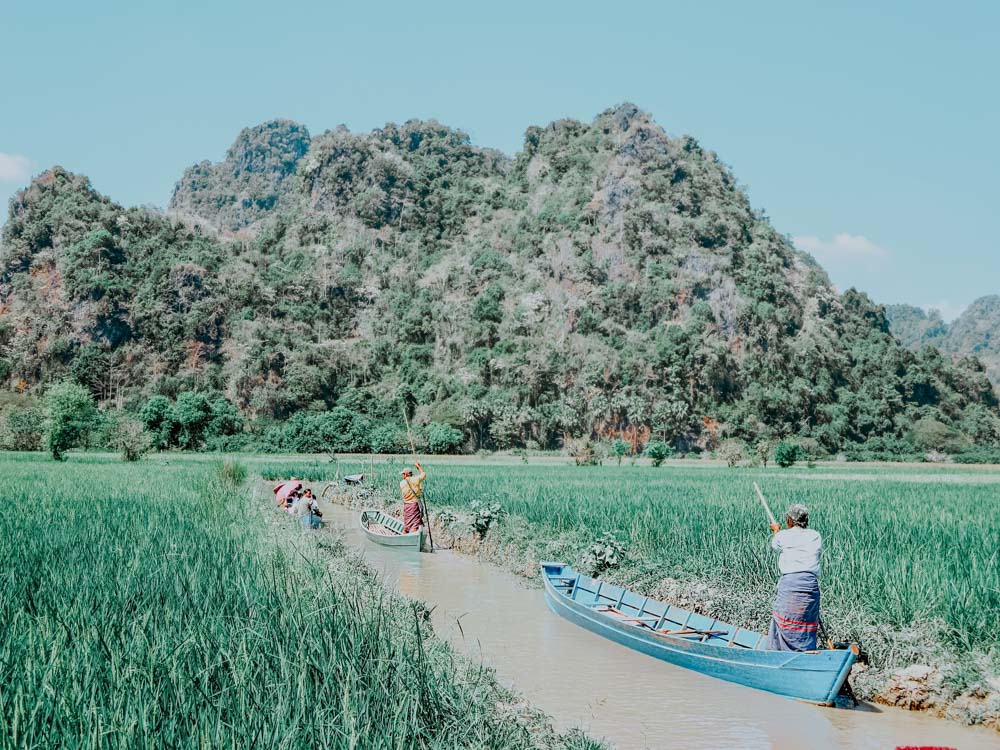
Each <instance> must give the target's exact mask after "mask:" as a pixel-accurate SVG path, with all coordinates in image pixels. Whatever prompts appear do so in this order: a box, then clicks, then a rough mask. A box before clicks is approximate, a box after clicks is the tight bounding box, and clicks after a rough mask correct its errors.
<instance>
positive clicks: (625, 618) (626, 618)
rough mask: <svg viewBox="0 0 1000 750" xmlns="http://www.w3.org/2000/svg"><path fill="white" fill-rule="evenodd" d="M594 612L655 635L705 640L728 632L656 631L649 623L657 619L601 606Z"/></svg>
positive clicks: (701, 630)
mask: <svg viewBox="0 0 1000 750" xmlns="http://www.w3.org/2000/svg"><path fill="white" fill-rule="evenodd" d="M594 609H595V611H597V612H601V613H602V614H610V615H614V616H615V619H616V620H621V621H622V622H628V623H631V624H633V625H635V626H636V627H641V628H646V629H648V630H651V631H653V632H654V633H655V634H656V635H677V636H684V637H688V636H696V637H699V638H701V639H702V640H705V639H707V638H709V637H710V636H713V635H722V634H724V633H726V634H728V633H729V631H728V630H724V629H723V630H705V629H700V628H679V629H677V630H671V629H669V628H660V629H659V630H656V629H655V628H654V627H653V626H652V625H650V624H649V623H650V622H659V620H660V618H659V617H632V616H631V615H628V614H626V613H624V612H622V611H621V610H620V609H618V608H617V607H610V606H601V607H595V608H594Z"/></svg>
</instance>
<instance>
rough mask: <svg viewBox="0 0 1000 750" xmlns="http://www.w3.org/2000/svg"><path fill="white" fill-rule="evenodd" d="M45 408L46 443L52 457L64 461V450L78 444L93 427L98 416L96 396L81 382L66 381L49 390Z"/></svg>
mask: <svg viewBox="0 0 1000 750" xmlns="http://www.w3.org/2000/svg"><path fill="white" fill-rule="evenodd" d="M45 411H46V421H47V427H48V436H47V441H46V445H47V447H48V450H49V451H50V452H51V453H52V458H54V459H55V460H56V461H62V460H63V458H64V454H65V452H66V451H67V450H69V449H70V448H73V447H75V446H77V445H79V444H80V442H81V441H82V440H83V439H84V438H85V437H86V435H87V432H88V431H89V430H90V429H91V427H92V426H93V424H94V421H95V418H96V417H97V409H96V408H95V406H94V399H93V397H91V395H90V392H89V391H88V390H87V389H86V388H84V387H83V386H82V385H80V384H79V383H74V382H72V381H68V380H64V381H62V382H59V383H56V384H55V385H53V386H52V387H51V388H49V390H48V391H47V392H46V394H45Z"/></svg>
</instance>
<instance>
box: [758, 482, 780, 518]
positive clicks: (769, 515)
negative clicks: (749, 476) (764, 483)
mask: <svg viewBox="0 0 1000 750" xmlns="http://www.w3.org/2000/svg"><path fill="white" fill-rule="evenodd" d="M753 488H754V489H755V490H756V491H757V497H759V498H760V503H761V505H763V506H764V511H765V512H766V513H767V517H768V518H769V519H770V520H771V523H778V521H777V520H776V519H775V518H774V513H772V512H771V508H770V506H768V504H767V500H766V499H765V498H764V493H763V492H761V491H760V485H758V484H757V483H756V482H754V483H753Z"/></svg>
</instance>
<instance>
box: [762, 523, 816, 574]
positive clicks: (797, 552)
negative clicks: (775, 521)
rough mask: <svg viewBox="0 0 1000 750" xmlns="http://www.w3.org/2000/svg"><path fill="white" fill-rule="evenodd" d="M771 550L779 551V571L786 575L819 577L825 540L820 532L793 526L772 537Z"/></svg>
mask: <svg viewBox="0 0 1000 750" xmlns="http://www.w3.org/2000/svg"><path fill="white" fill-rule="evenodd" d="M771 549H774V550H777V551H778V553H779V554H778V570H780V571H781V575H785V574H786V573H813V574H815V575H816V576H817V577H819V558H820V555H822V554H823V538H822V537H821V536H820V535H819V532H818V531H813V530H812V529H803V528H802V527H801V526H793V527H792V528H790V529H782V530H781V531H779V532H778V533H776V534H774V535H773V536H772V537H771Z"/></svg>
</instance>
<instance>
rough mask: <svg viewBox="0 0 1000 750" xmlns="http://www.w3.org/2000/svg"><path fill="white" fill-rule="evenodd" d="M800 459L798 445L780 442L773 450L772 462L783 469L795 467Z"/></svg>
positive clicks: (800, 452)
mask: <svg viewBox="0 0 1000 750" xmlns="http://www.w3.org/2000/svg"><path fill="white" fill-rule="evenodd" d="M801 458H802V448H801V446H799V444H798V443H792V442H788V441H786V440H782V441H781V442H780V443H778V447H777V448H775V449H774V462H775V463H776V464H778V466H780V467H781V468H783V469H787V468H789V467H791V466H794V465H795V462H796V461H798V460H800V459H801Z"/></svg>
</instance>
